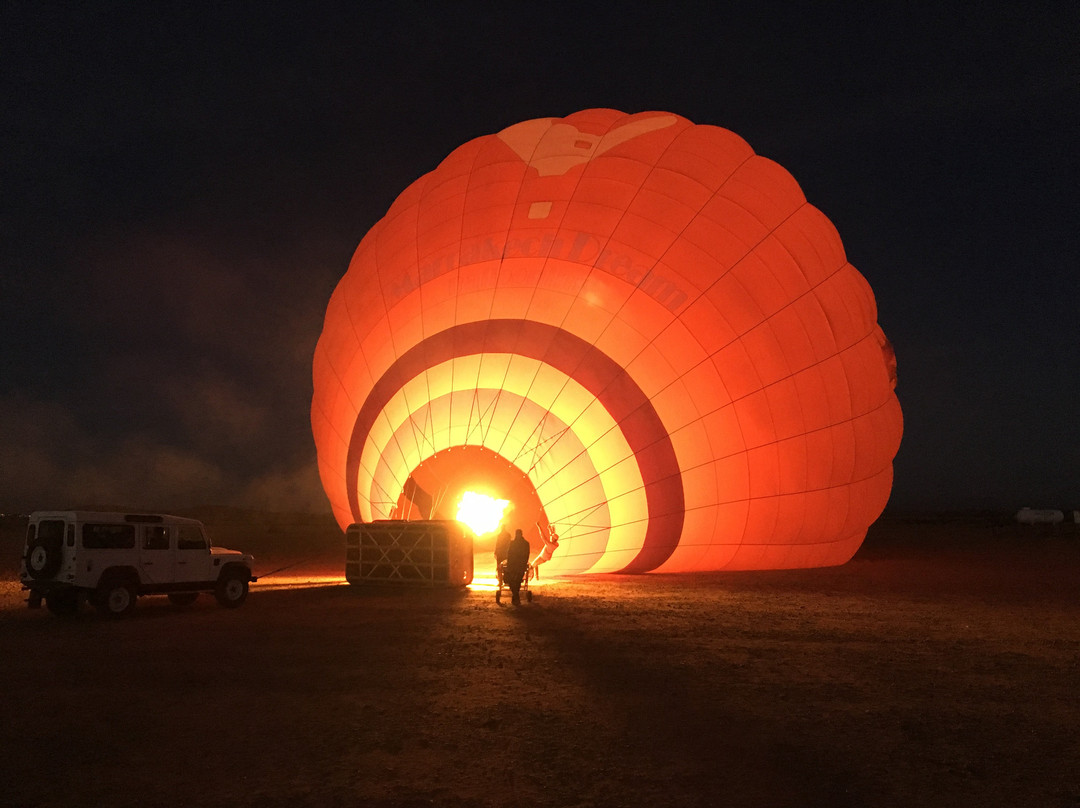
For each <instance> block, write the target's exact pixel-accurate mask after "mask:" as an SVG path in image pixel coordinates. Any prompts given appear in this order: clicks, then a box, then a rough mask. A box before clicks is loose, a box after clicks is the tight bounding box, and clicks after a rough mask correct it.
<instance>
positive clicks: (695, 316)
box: [311, 109, 903, 574]
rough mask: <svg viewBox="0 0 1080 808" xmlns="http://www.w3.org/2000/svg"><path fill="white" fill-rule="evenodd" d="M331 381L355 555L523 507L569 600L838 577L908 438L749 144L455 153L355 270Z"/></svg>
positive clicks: (336, 452) (334, 465) (536, 126)
mask: <svg viewBox="0 0 1080 808" xmlns="http://www.w3.org/2000/svg"><path fill="white" fill-rule="evenodd" d="M313 376H314V398H313V401H312V409H311V419H312V429H313V433H314V437H315V443H316V448H317V451H318V462H319V471H320V474H321V477H322V481H323V485H324V487H325V489H326V493H327V496H328V497H329V500H330V503H331V506H332V507H333V510H334V513H335V515H336V518H337V520H338V522H339V523H340V524H341V525H342V526H343V527H344V526H346V525H348V524H350V523H352V522H357V521H370V520H372V519H378V518H388V517H391V516H401V515H402V514H406V513H408V514H411V515H413V516H418V517H432V518H437V517H440V516H443V517H445V515H446V513H448V512H449V509H450V506H451V505H452V504H453V505H454V506H455V507H456V503H450V502H448V501H447V500H448V498H451V497H452V496H454V495H455V492H456V491H458V490H459V489H460V488H462V487H465V486H472V487H474V488H479V489H481V490H484V489H486V490H490V491H491V492H492V493H494V494H497V493H499V491H510V490H513V491H515V492H516V493H515V494H514V496H515V497H517V498H518V499H519V500H520V503H521V504H520V505H518V504H517V503H515V507H517V508H518V510H517V512H516V513H514V514H513V515H512V517H511V522H512V524H514V525H515V526H521V527H526V528H528V530H527V532H526V536H527V537H529V538H530V541H533V546H534V547H539V546H541V545H540V544H538V543H536V539H538V537H539V536H538V534H539V532H540V531H546V527H547V526H548V525H551V526H554V527H555V529H556V530H557V532H558V533H559V536H560V544H559V550H558V552H557V553H555V555H554V556H553V558H552V559H551V560H550V561H549V562H548V563H547V564H546V565H545V572H546V573H549V574H553V573H564V574H565V573H581V572H646V571H650V570H657V571H663V572H675V571H687V570H716V569H769V568H790V567H812V566H828V565H835V564H842V563H844V562H845V561H847V560H848V559H849V558H850V557H851V556H852V555H853V554H854V552H855V551H856V550H857V549H858V547H859V545H860V544H861V542H862V540H863V538H864V537H865V534H866V530H867V528H868V527H869V525H870V524H871V523H872V522H873V521H874V520H875V519H876V518H877V517H878V516H879V515H880V514H881V512H882V510H883V508H884V507H885V503H886V501H887V500H888V497H889V492H890V489H891V487H892V461H893V458H894V457H895V455H896V452H897V449H898V447H899V444H900V438H901V434H902V431H903V426H902V416H901V411H900V406H899V403H898V401H897V399H896V395H895V392H894V389H895V384H896V365H895V358H894V355H893V352H892V347H891V346H890V344H889V343H888V340H886V338H885V336H884V334H883V332H882V330H881V328H880V327H879V326H878V324H877V311H876V305H875V301H874V295H873V293H872V291H871V289H870V287H869V285H868V284H867V282H866V280H865V279H864V278H863V276H862V275H860V274H859V272H858V271H857V270H856V269H855V268H854V267H852V266H851V265H850V264H849V263H848V262H847V259H846V257H845V255H844V248H843V245H842V243H841V241H840V237H839V235H838V234H837V232H836V230H835V228H834V227H833V225H832V223H831V222H830V221H829V220H828V219H827V218H826V217H825V216H824V215H823V214H822V213H821V212H820V211H818V210H817V209H816V208H814V207H813V206H812V205H810V204H809V203H807V201H806V200H805V198H804V197H803V194H802V191H801V190H800V188H799V186H798V184H797V183H796V182H795V180H794V179H793V178H792V177H791V175H790V174H788V172H787V171H785V170H784V169H783V168H782V167H781V166H779V165H777V164H776V163H774V162H772V161H770V160H768V159H766V158H764V157H761V156H759V155H757V154H755V153H754V152H753V150H752V149H751V148H750V147H749V146H748V145H747V144H746V142H745V141H743V140H742V139H741V138H739V137H738V136H737V135H735V134H733V133H732V132H729V131H727V130H725V129H721V128H719V127H715V126H702V125H695V124H693V123H691V122H690V121H688V120H687V119H685V118H682V117H679V116H678V115H673V114H670V113H664V112H644V113H640V114H634V115H628V114H625V113H622V112H618V111H616V110H610V109H590V110H584V111H582V112H578V113H575V114H573V115H570V116H568V117H566V118H542V119H537V120H532V121H525V122H523V123H519V124H516V125H514V126H511V127H509V128H507V129H504V130H503V131H501V132H498V133H496V134H493V135H487V136H484V137H480V138H477V139H475V140H472V141H470V142H468V143H466V144H464V145H463V146H461V147H460V148H458V149H456V150H455V151H454V152H452V153H451V154H450V155H449V156H448V157H447V158H446V159H445V160H444V161H443V162H442V163H441V164H440V165H439V166H438V167H437V168H436V169H435V170H434V171H432V172H430V173H428V174H425V175H424V176H423V177H421V178H420V179H418V180H417V181H416V182H414V183H413V184H412V185H410V186H409V187H408V188H407V189H405V191H404V192H403V193H402V194H401V196H399V197H398V199H397V200H396V201H395V202H394V204H393V205H392V206H391V208H390V210H389V211H388V212H387V214H386V216H385V217H384V218H383V219H382V220H381V221H379V222H378V223H377V224H376V225H375V226H374V227H373V228H372V229H371V231H370V232H369V233H368V234H367V235H366V236H365V237H364V239H363V241H362V242H361V243H360V246H359V247H358V249H357V251H356V253H355V255H354V256H353V259H352V262H351V264H350V265H349V269H348V272H347V273H346V274H345V276H344V277H343V278H342V279H341V281H340V283H339V284H338V286H337V288H336V290H335V291H334V293H333V296H332V297H331V299H330V303H329V306H328V308H327V312H326V320H325V324H324V327H323V332H322V335H321V337H320V339H319V342H318V345H317V347H316V350H315V356H314V365H313ZM451 518H452V516H451ZM534 525H535V530H534V528H533V526H534ZM529 531H532V532H533V534H534V535H533V536H529Z"/></svg>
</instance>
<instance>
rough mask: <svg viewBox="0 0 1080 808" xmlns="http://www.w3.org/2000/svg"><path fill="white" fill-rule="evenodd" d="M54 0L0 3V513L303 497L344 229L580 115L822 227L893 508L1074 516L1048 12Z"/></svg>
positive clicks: (1072, 341) (1067, 43)
mask: <svg viewBox="0 0 1080 808" xmlns="http://www.w3.org/2000/svg"><path fill="white" fill-rule="evenodd" d="M85 5H86V7H85V8H83V7H82V6H81V5H79V4H66V3H65V4H59V3H57V4H51V3H50V4H46V3H31V2H7V3H3V4H2V5H0V87H2V99H3V115H2V123H0V154H2V160H0V260H2V275H0V301H2V306H3V317H2V318H0V329H2V330H0V512H2V511H28V510H33V509H39V508H40V509H44V508H55V507H70V506H74V505H80V504H82V505H87V504H93V505H98V506H104V505H118V506H119V505H123V506H127V507H140V508H160V509H181V508H188V507H192V506H198V505H207V504H209V505H236V506H241V507H252V508H270V509H274V510H308V511H316V512H319V511H328V510H329V506H328V504H327V502H326V499H325V496H324V495H323V494H322V489H321V487H320V485H319V482H318V476H317V473H316V471H315V450H314V444H313V442H312V438H311V432H310V425H309V408H310V401H311V357H312V353H313V351H314V347H315V342H316V340H317V339H318V335H319V332H320V330H321V327H322V316H323V313H324V311H325V308H326V304H327V302H328V300H329V297H330V294H331V292H332V290H333V288H334V286H335V284H336V283H337V281H338V279H339V278H340V277H341V276H342V274H343V273H344V272H345V269H346V268H347V266H348V262H349V258H350V256H351V254H352V252H353V250H354V249H355V247H356V245H357V244H358V243H359V242H360V239H361V238H362V237H363V235H364V234H365V233H366V232H367V230H368V229H369V228H370V227H371V226H372V225H373V224H374V223H375V222H376V221H377V220H378V219H379V218H380V217H381V216H382V215H383V213H385V211H386V210H387V208H388V207H389V206H390V204H391V203H392V202H393V200H394V198H395V197H396V196H397V195H398V193H400V192H401V191H402V190H404V189H405V187H406V186H407V185H408V184H409V183H410V182H412V181H413V180H415V179H416V178H417V177H419V176H420V175H422V174H424V173H426V172H427V171H430V170H431V169H433V168H434V167H435V166H436V165H437V164H438V162H439V161H440V160H441V159H442V158H443V157H445V156H446V155H447V154H449V153H450V152H451V151H452V150H453V149H454V148H456V147H457V146H459V145H460V144H462V143H464V142H465V141H467V140H470V139H472V138H474V137H478V136H481V135H485V134H489V133H492V132H496V131H498V130H500V129H502V128H504V127H506V126H509V125H511V124H514V123H517V122H519V121H522V120H527V119H530V118H538V117H548V116H564V115H568V114H570V113H572V112H575V111H577V110H580V109H586V108H590V107H611V108H615V109H619V110H623V111H625V112H639V111H644V110H664V111H670V112H675V113H678V114H680V115H683V116H685V117H687V118H689V119H690V120H692V121H694V122H695V123H702V124H715V125H719V126H723V127H726V128H728V129H731V130H733V131H734V132H736V133H738V134H739V135H741V136H742V137H743V138H745V139H746V140H747V141H748V142H749V144H750V145H751V146H752V147H753V148H754V149H755V151H757V152H758V153H759V154H763V155H765V156H766V157H769V158H771V159H773V160H776V161H777V162H779V163H780V164H781V165H783V166H784V167H785V168H787V169H788V170H789V171H790V172H791V173H792V174H793V175H794V177H795V178H796V179H797V180H798V181H799V183H800V185H801V186H802V188H803V190H804V192H805V194H806V196H807V199H808V200H809V201H810V202H811V203H812V204H814V205H816V206H817V207H818V208H820V209H821V210H822V211H823V212H824V213H825V214H826V215H827V216H828V217H829V218H830V219H831V220H832V221H833V222H834V223H835V224H836V227H837V229H838V230H839V232H840V235H841V237H842V238H843V240H844V244H845V247H846V249H847V253H848V258H849V260H850V261H851V262H852V263H853V264H854V265H855V266H856V267H857V268H858V269H859V270H860V271H861V272H862V273H863V274H864V275H865V276H866V278H867V279H868V280H869V282H870V284H871V286H872V287H873V289H874V291H875V294H876V295H877V301H878V309H879V320H880V323H881V325H882V327H883V328H884V330H885V332H886V334H887V335H888V336H889V338H890V339H891V340H892V342H893V344H894V346H895V348H896V354H897V359H898V363H899V383H898V387H897V394H898V397H899V399H900V403H901V406H902V407H903V410H904V416H905V432H904V440H903V443H902V445H901V448H900V453H899V455H898V456H897V459H896V463H895V469H896V481H895V485H894V489H893V497H892V500H891V502H890V506H889V507H890V509H893V510H896V511H903V510H924V509H935V510H940V509H949V510H961V509H972V508H994V509H1000V510H1014V509H1016V508H1018V507H1020V506H1022V505H1031V506H1033V507H1064V508H1080V449H1078V447H1080V426H1078V418H1077V416H1078V413H1080V380H1078V378H1077V377H1078V372H1080V351H1078V347H1077V346H1078V341H1080V295H1078V294H1077V273H1078V270H1080V261H1078V258H1080V249H1078V240H1077V232H1078V230H1080V204H1078V200H1080V193H1078V189H1080V177H1078V172H1077V165H1078V157H1077V153H1078V148H1077V147H1078V134H1080V126H1078V122H1080V92H1078V90H1080V4H1077V3H1075V2H1061V3H1038V2H1036V3H983V4H967V3H965V4H951V3H933V4H929V3H928V4H924V5H922V7H921V8H919V7H916V6H919V5H920V4H911V3H904V4H898V5H897V6H896V7H895V8H893V9H892V10H889V7H887V6H885V5H882V4H878V3H861V4H859V5H858V6H853V8H852V10H849V11H843V10H842V4H792V7H786V6H784V5H772V4H768V3H741V4H738V5H739V10H738V11H736V12H732V13H725V12H723V11H718V10H716V9H715V8H714V7H713V5H712V4H702V5H701V6H700V7H699V10H698V13H693V12H690V13H688V12H687V11H685V10H684V9H685V7H680V6H677V5H671V6H663V7H659V8H657V9H656V10H653V11H636V12H628V11H626V10H625V9H614V8H613V9H611V10H610V11H606V12H605V11H602V10H598V8H597V6H596V5H595V4H576V5H573V4H566V5H563V4H533V5H524V4H516V3H503V4H491V6H490V7H489V6H487V5H486V4H485V5H481V6H457V5H455V6H454V10H453V11H448V10H443V9H442V7H441V6H436V5H434V4H426V3H395V4H387V5H388V6H390V5H392V8H388V9H386V10H384V11H380V12H372V11H368V10H363V9H361V8H360V7H359V6H360V4H358V3H348V4H341V5H340V7H335V6H334V5H327V4H312V6H311V7H308V6H307V4H299V3H298V4H296V5H295V6H293V7H291V8H290V7H288V6H286V5H285V4H272V3H263V4H242V5H241V4H237V5H235V6H234V5H231V4H213V5H202V4H200V3H193V2H192V3H182V4H181V3H176V4H172V3H148V4H124V5H123V6H121V5H119V4H117V5H116V6H111V5H110V4H107V3H91V4H85ZM658 5H659V4H658ZM803 6H806V7H803ZM704 9H709V10H708V11H707V12H704V11H703V10H704Z"/></svg>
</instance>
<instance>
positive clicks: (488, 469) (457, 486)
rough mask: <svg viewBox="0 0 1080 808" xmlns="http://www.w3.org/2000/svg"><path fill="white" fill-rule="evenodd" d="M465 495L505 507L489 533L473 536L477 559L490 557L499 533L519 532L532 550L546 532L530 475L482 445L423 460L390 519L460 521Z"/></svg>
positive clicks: (544, 520) (546, 528)
mask: <svg viewBox="0 0 1080 808" xmlns="http://www.w3.org/2000/svg"><path fill="white" fill-rule="evenodd" d="M466 494H472V495H473V496H474V497H478V498H483V497H487V498H490V499H492V500H504V501H505V502H506V503H507V504H506V506H505V508H504V509H503V511H502V518H501V519H500V520H498V521H497V522H496V524H495V525H494V526H492V527H491V529H490V530H487V531H485V532H482V533H481V532H478V531H477V536H476V545H475V548H476V552H477V555H478V557H479V556H481V555H486V556H488V557H490V556H491V552H492V550H493V548H494V546H495V538H496V536H497V535H498V533H499V532H500V530H502V529H505V530H507V531H509V532H510V533H511V534H512V533H513V532H514V531H515V530H517V529H519V528H520V529H521V531H522V533H524V534H525V538H526V539H528V541H529V543H530V544H532V545H533V546H534V547H535V546H540V544H541V543H542V539H541V537H542V536H546V535H547V533H548V526H549V521H548V517H547V513H546V511H545V509H544V505H543V503H542V502H541V500H540V495H539V493H538V492H537V490H536V486H535V485H533V482H532V480H531V479H530V478H529V475H528V474H526V473H525V472H524V471H522V470H521V469H520V468H518V466H516V465H515V464H514V463H511V462H510V461H509V460H507V459H506V458H505V457H503V456H502V455H500V454H499V453H498V452H495V451H493V450H491V449H488V448H486V447H483V446H452V447H450V448H449V449H443V450H441V451H438V452H435V453H434V454H432V455H430V456H429V457H427V458H426V459H425V460H423V461H421V462H420V463H419V464H418V465H417V466H416V468H414V469H413V470H412V473H411V474H410V475H409V478H408V479H407V480H406V481H405V485H404V486H403V487H402V490H401V493H400V494H399V495H398V499H397V504H396V505H395V507H394V510H393V512H392V513H391V518H393V519H460V518H461V517H460V515H459V514H460V512H461V506H462V501H463V500H464V499H466V496H465V495H466ZM462 521H465V522H466V523H468V521H469V520H467V519H462ZM474 530H475V529H474Z"/></svg>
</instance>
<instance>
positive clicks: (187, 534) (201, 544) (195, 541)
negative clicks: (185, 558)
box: [176, 525, 210, 550]
mask: <svg viewBox="0 0 1080 808" xmlns="http://www.w3.org/2000/svg"><path fill="white" fill-rule="evenodd" d="M209 546H210V545H209V543H208V542H207V541H206V537H205V536H203V532H202V530H200V529H199V528H198V527H197V526H195V525H180V535H179V537H178V538H177V540H176V547H177V549H178V550H205V549H207V548H208V547H209Z"/></svg>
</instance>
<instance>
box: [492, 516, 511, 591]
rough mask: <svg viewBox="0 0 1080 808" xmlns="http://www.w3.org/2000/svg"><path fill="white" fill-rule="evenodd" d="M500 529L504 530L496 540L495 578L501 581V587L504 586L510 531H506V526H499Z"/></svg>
mask: <svg viewBox="0 0 1080 808" xmlns="http://www.w3.org/2000/svg"><path fill="white" fill-rule="evenodd" d="M499 527H500V528H502V530H501V532H500V533H499V535H498V537H497V538H496V539H495V577H496V578H498V579H499V586H502V582H503V563H504V562H505V561H506V551H507V550H508V549H509V547H510V531H508V530H507V529H506V525H499Z"/></svg>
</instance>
